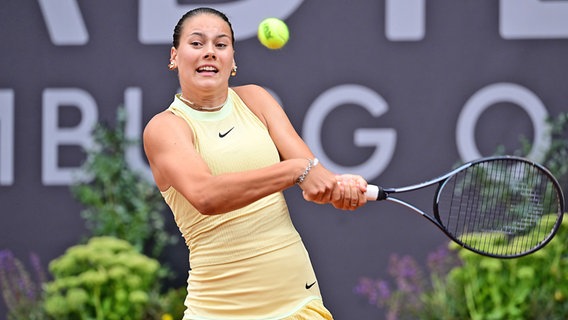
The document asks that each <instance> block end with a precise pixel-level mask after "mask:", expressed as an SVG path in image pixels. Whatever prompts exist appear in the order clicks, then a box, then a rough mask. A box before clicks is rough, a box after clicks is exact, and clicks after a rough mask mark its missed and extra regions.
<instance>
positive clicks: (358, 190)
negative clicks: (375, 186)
mask: <svg viewBox="0 0 568 320" xmlns="http://www.w3.org/2000/svg"><path fill="white" fill-rule="evenodd" d="M336 179H337V186H338V188H339V189H340V192H341V198H340V199H339V200H336V201H332V205H333V206H334V207H335V208H337V209H341V210H351V211H353V210H355V209H357V208H359V207H361V206H363V205H365V204H366V203H367V197H366V196H365V192H366V191H367V181H366V180H365V179H363V177H361V176H359V175H353V174H342V175H338V176H336Z"/></svg>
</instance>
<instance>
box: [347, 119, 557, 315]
mask: <svg viewBox="0 0 568 320" xmlns="http://www.w3.org/2000/svg"><path fill="white" fill-rule="evenodd" d="M549 124H550V128H551V137H552V143H551V146H550V149H549V150H547V151H546V152H545V157H544V159H543V160H542V164H543V165H544V166H546V167H547V168H548V169H550V171H551V172H552V173H553V174H554V175H555V177H556V178H557V179H558V180H559V181H560V183H561V186H562V187H563V188H564V190H565V191H566V189H567V188H568V185H567V184H568V161H567V160H566V159H568V113H562V114H560V115H558V116H557V117H556V118H551V119H550V120H549ZM524 145H525V147H524V149H523V150H521V151H518V153H517V154H518V155H523V154H527V152H528V150H530V145H529V144H528V143H527V142H526V140H525V144H524ZM567 242H568V217H564V219H563V221H562V226H561V227H560V229H559V231H558V233H557V234H556V236H555V237H554V239H552V241H551V242H550V243H549V244H548V245H546V247H544V248H543V249H541V250H539V251H537V252H534V253H532V254H530V255H528V256H524V257H521V258H515V259H496V258H488V257H484V256H481V255H478V254H475V253H473V252H471V251H468V250H466V249H463V248H460V247H459V246H458V245H456V244H455V243H453V242H451V243H450V244H449V245H448V246H444V247H442V248H440V249H439V250H437V251H435V252H432V253H430V254H429V255H428V261H427V263H426V265H427V269H426V270H424V269H423V268H421V267H420V265H419V264H418V263H417V262H416V261H415V260H414V259H413V258H412V257H410V256H402V257H400V256H399V255H397V254H393V255H391V259H390V261H389V274H390V276H391V277H392V278H391V279H389V280H385V279H372V278H369V277H363V278H361V279H360V280H359V283H358V284H357V286H356V287H355V293H356V294H357V295H360V296H363V297H365V298H366V299H367V300H368V302H369V303H370V304H373V305H376V306H377V307H378V308H380V309H384V310H385V312H386V318H387V319H388V320H396V319H429V320H430V319H431V320H434V319H435V320H439V319H447V320H462V319H472V320H501V319H503V320H505V319H506V320H516V319H519V320H521V319H527V320H528V319H531V320H532V319H554V320H555V319H566V315H568V286H566V285H565V284H566V282H567V281H568V248H567V247H566V243H567Z"/></svg>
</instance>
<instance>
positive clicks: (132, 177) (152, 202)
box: [71, 108, 178, 258]
mask: <svg viewBox="0 0 568 320" xmlns="http://www.w3.org/2000/svg"><path fill="white" fill-rule="evenodd" d="M125 125H126V113H125V110H124V108H119V109H118V112H117V117H116V126H115V127H114V128H112V127H111V126H109V125H106V124H102V123H101V124H98V125H97V126H96V127H95V129H94V130H93V135H94V139H95V144H96V147H95V148H93V149H92V150H88V151H87V160H86V162H85V163H84V164H83V169H84V171H85V172H86V173H87V174H89V175H90V176H92V178H93V179H92V181H90V182H88V183H83V182H77V183H75V184H73V185H72V186H71V191H72V193H73V195H74V196H75V198H76V199H77V200H78V201H79V202H81V203H82V204H83V205H84V206H85V207H86V208H85V209H84V210H83V211H82V213H81V215H82V217H83V218H84V219H85V221H86V226H87V228H88V229H89V230H90V232H91V235H92V236H113V237H117V238H119V239H124V240H126V241H128V242H129V243H131V244H132V245H133V246H134V247H135V248H136V249H137V250H138V251H139V252H144V253H146V254H148V255H149V256H151V257H154V258H157V257H159V256H160V254H161V253H162V251H163V250H164V248H165V247H166V246H167V245H170V244H173V243H175V241H177V239H178V238H177V237H176V236H174V235H170V234H168V232H167V231H166V230H165V224H164V217H163V210H164V208H165V206H164V201H163V199H162V197H161V195H160V193H159V192H157V190H156V189H155V187H154V185H153V184H151V183H150V182H148V181H146V180H144V178H142V177H141V175H140V174H138V173H137V172H134V171H133V170H132V169H130V167H129V166H128V163H127V162H126V159H125V152H126V149H127V147H128V146H130V145H132V144H134V143H135V142H134V141H129V140H127V138H126V136H125Z"/></svg>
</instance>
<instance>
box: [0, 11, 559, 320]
mask: <svg viewBox="0 0 568 320" xmlns="http://www.w3.org/2000/svg"><path fill="white" fill-rule="evenodd" d="M202 5H207V6H214V7H216V8H217V9H220V10H222V11H224V12H225V13H226V14H227V15H228V16H229V18H230V19H231V20H232V22H233V26H234V28H235V31H236V40H237V42H236V62H237V65H238V75H237V77H236V78H232V79H231V81H232V85H240V84H247V83H256V84H259V85H262V86H265V87H266V88H267V89H269V90H270V91H271V92H273V93H274V95H275V96H276V97H277V98H278V100H279V101H280V102H281V103H282V105H283V107H284V108H285V110H286V111H287V112H288V115H289V116H290V118H291V120H292V122H293V124H294V126H295V127H296V129H297V130H298V131H299V132H300V133H301V135H302V136H303V137H304V138H305V140H306V141H307V142H308V144H309V145H310V147H311V148H312V149H313V151H314V152H315V153H316V155H317V156H318V157H319V159H320V160H321V161H322V163H323V164H324V165H325V166H327V167H328V168H330V169H332V170H334V171H337V172H353V173H358V174H362V175H364V176H365V177H366V178H367V179H368V180H369V181H370V182H372V183H374V184H381V185H384V186H389V187H398V186H405V185H409V184H414V183H418V182H422V181H425V180H428V179H430V178H433V177H435V176H438V175H441V174H443V173H445V172H446V171H448V170H449V169H450V168H451V167H452V166H453V165H455V164H456V163H457V162H459V161H467V160H473V159H476V158H479V157H481V156H488V155H491V154H492V153H493V152H494V151H495V150H496V149H497V148H498V147H500V146H502V147H504V148H505V149H506V150H507V151H508V152H512V151H514V150H516V149H518V148H520V146H521V144H520V142H519V137H520V136H525V137H527V138H528V139H529V141H531V142H532V143H533V149H532V150H531V152H530V154H529V157H531V158H533V159H535V160H538V159H539V157H540V156H541V154H542V150H544V149H546V148H547V146H548V144H549V143H550V137H549V133H548V131H547V128H546V121H545V120H546V118H547V117H548V116H554V115H557V114H558V113H560V112H562V111H565V110H566V101H567V100H568V99H567V98H568V93H567V92H568V91H567V90H566V81H565V78H566V75H565V74H566V68H567V67H568V63H567V59H566V57H567V56H568V41H567V39H568V1H537V0H485V1H455V0H439V1H426V0H384V1H377V0H367V1H325V0H311V1H304V0H290V1H282V0H241V1H206V0H204V1H203V2H202V3H197V2H196V1H176V0H139V1H134V0H130V1H110V0H99V1H80V0H58V1H52V0H26V1H21V0H3V1H1V2H0V25H1V28H0V43H1V48H2V50H1V51H2V54H1V56H0V215H1V220H0V221H1V223H0V249H11V250H12V251H14V252H15V253H16V255H17V256H18V257H20V258H23V259H26V257H27V255H28V253H29V252H36V253H38V254H39V255H40V257H41V259H42V260H43V261H44V263H45V264H47V263H48V262H49V261H50V260H51V259H53V258H55V257H57V256H59V255H61V254H62V253H63V252H64V250H65V249H66V248H68V247H69V246H72V245H74V244H76V243H77V242H78V241H79V240H80V238H81V237H82V236H83V235H84V234H85V229H84V224H83V220H82V219H81V217H80V215H79V212H80V211H81V209H82V208H81V205H80V204H78V203H77V201H76V200H74V199H73V197H72V196H71V193H70V191H69V185H70V183H71V182H72V181H73V178H74V177H75V176H76V175H77V174H80V172H79V171H78V168H79V166H80V165H81V163H82V161H83V160H84V153H83V151H82V150H83V149H84V148H87V147H90V146H91V145H92V137H91V135H90V130H91V128H92V126H93V125H94V124H95V123H97V122H99V121H107V122H112V121H114V119H115V115H116V110H117V108H118V107H119V106H124V107H125V108H126V109H127V110H128V125H127V134H128V135H129V137H131V138H135V139H139V138H140V135H141V132H142V128H143V127H144V125H145V123H146V122H147V121H148V120H149V119H150V118H151V117H152V115H154V114H155V113H157V112H159V111H161V110H163V109H164V108H166V107H167V106H168V105H169V103H170V101H171V100H172V97H173V94H174V93H175V92H177V90H178V87H177V79H176V74H175V73H173V72H170V71H168V68H167V64H168V62H169V61H168V59H169V52H170V46H171V45H170V43H171V34H172V30H173V26H174V25H175V24H176V23H177V20H178V19H179V17H180V16H181V15H182V14H183V13H184V12H186V11H187V10H189V9H191V8H193V7H196V6H202ZM266 17H279V18H281V19H283V20H285V21H286V23H287V24H288V26H289V29H290V33H291V38H290V41H289V42H288V43H287V45H286V46H285V47H284V48H283V49H281V50H276V51H271V50H268V49H266V48H265V47H263V46H262V45H261V44H260V43H259V42H258V40H257V39H256V28H257V25H258V23H259V22H260V21H261V20H262V19H264V18H266ZM127 156H128V160H129V163H130V165H131V166H132V167H133V168H135V169H136V170H140V171H141V172H143V173H144V175H145V177H146V178H148V179H149V178H150V175H149V171H148V167H147V164H146V159H145V157H144V155H143V152H142V150H141V148H140V145H137V146H135V147H132V148H131V149H130V150H129V151H128V155H127ZM432 192H433V190H431V191H430V192H425V193H418V194H416V195H412V196H411V199H412V202H413V203H415V204H416V205H417V206H419V207H423V208H425V209H426V210H428V208H430V207H431V202H432V199H431V194H432ZM286 195H287V197H288V199H289V201H290V209H291V214H292V217H293V220H294V222H295V224H296V226H297V228H298V229H299V231H300V233H301V234H302V237H303V239H304V241H305V243H306V246H307V247H308V249H309V251H310V253H311V257H312V260H313V263H314V266H315V268H316V271H317V274H318V277H319V282H320V287H321V289H322V293H323V295H324V301H325V303H326V305H327V306H328V307H329V308H330V309H331V310H332V312H333V313H334V315H335V318H336V319H338V320H351V319H381V318H383V317H384V316H383V315H381V312H380V311H379V310H378V309H376V308H375V307H373V306H371V305H368V304H367V303H366V301H365V300H364V299H363V298H361V297H358V296H356V295H355V294H354V293H353V287H354V286H355V285H356V284H357V280H358V278H359V277H360V276H373V277H375V276H386V266H387V263H388V257H389V255H390V254H392V253H395V252H397V253H401V254H410V255H412V256H414V257H416V259H417V260H419V261H424V258H425V256H426V255H427V253H428V252H430V251H433V250H434V249H436V248H437V246H438V245H440V244H442V243H444V242H445V241H446V239H445V238H444V236H442V235H441V234H440V232H439V231H438V229H437V228H436V227H434V226H433V225H431V224H430V223H429V222H427V221H426V220H425V219H423V218H421V217H419V216H418V215H416V214H414V213H412V212H409V211H408V209H405V208H402V207H396V206H395V205H392V204H388V203H370V204H369V205H368V206H366V207H365V208H362V209H361V210H359V211H358V212H356V213H351V212H348V213H346V212H339V211H337V210H335V209H333V208H332V207H331V206H319V205H315V204H311V203H306V202H305V201H303V200H302V198H301V195H300V192H299V189H298V188H292V189H290V190H288V191H286ZM164 215H166V217H167V219H168V221H169V223H170V225H169V228H170V229H171V232H172V233H178V231H177V229H176V228H175V226H174V225H173V222H172V218H171V213H170V212H169V211H166V212H164ZM167 262H168V263H169V264H171V265H173V266H174V269H175V270H176V272H178V273H179V279H178V284H179V285H182V284H183V282H184V281H185V277H186V275H187V273H186V272H187V267H188V262H187V251H186V249H185V248H184V246H183V244H181V243H180V244H179V245H178V246H176V247H173V248H171V249H170V250H169V252H168V254H167ZM4 313H5V312H4V306H3V304H1V303H0V318H1V317H2V316H3V314H4Z"/></svg>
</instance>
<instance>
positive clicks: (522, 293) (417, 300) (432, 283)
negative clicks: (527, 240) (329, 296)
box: [355, 217, 568, 320]
mask: <svg viewBox="0 0 568 320" xmlns="http://www.w3.org/2000/svg"><path fill="white" fill-rule="evenodd" d="M567 241H568V218H566V217H565V218H564V219H563V221H562V226H561V227H560V229H559V231H558V233H557V234H556V236H555V237H554V238H553V239H552V241H551V242H550V243H549V244H547V245H546V246H545V247H544V248H543V249H541V250H539V251H536V252H534V253H532V254H530V255H527V256H524V257H521V258H515V259H496V258H489V257H484V256H481V255H478V254H476V253H473V252H471V251H469V250H466V249H463V248H461V247H459V246H458V245H457V244H454V243H453V242H452V243H450V245H449V246H448V247H442V248H440V249H439V250H438V251H436V252H433V253H431V254H430V255H429V256H428V261H427V266H428V267H427V268H426V269H423V268H421V267H420V266H419V264H418V262H416V261H415V260H414V259H413V258H412V257H410V256H403V257H400V256H398V255H397V254H393V255H392V256H391V260H390V262H389V275H390V276H391V277H392V278H391V279H390V280H385V279H372V278H369V277H363V278H361V279H360V280H359V283H358V284H357V286H356V287H355V293H356V294H357V295H360V296H363V297H365V298H366V299H367V301H368V302H369V303H370V304H372V305H376V306H377V307H378V308H381V309H384V310H385V312H386V319H387V320H396V319H428V320H439V319H448V320H461V319H472V320H505V319H507V320H514V319H519V320H521V319H527V320H528V319H566V315H567V314H568V287H567V286H565V285H561V284H563V283H565V282H566V281H567V280H568V248H567V247H566V245H565V244H566V242H567Z"/></svg>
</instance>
